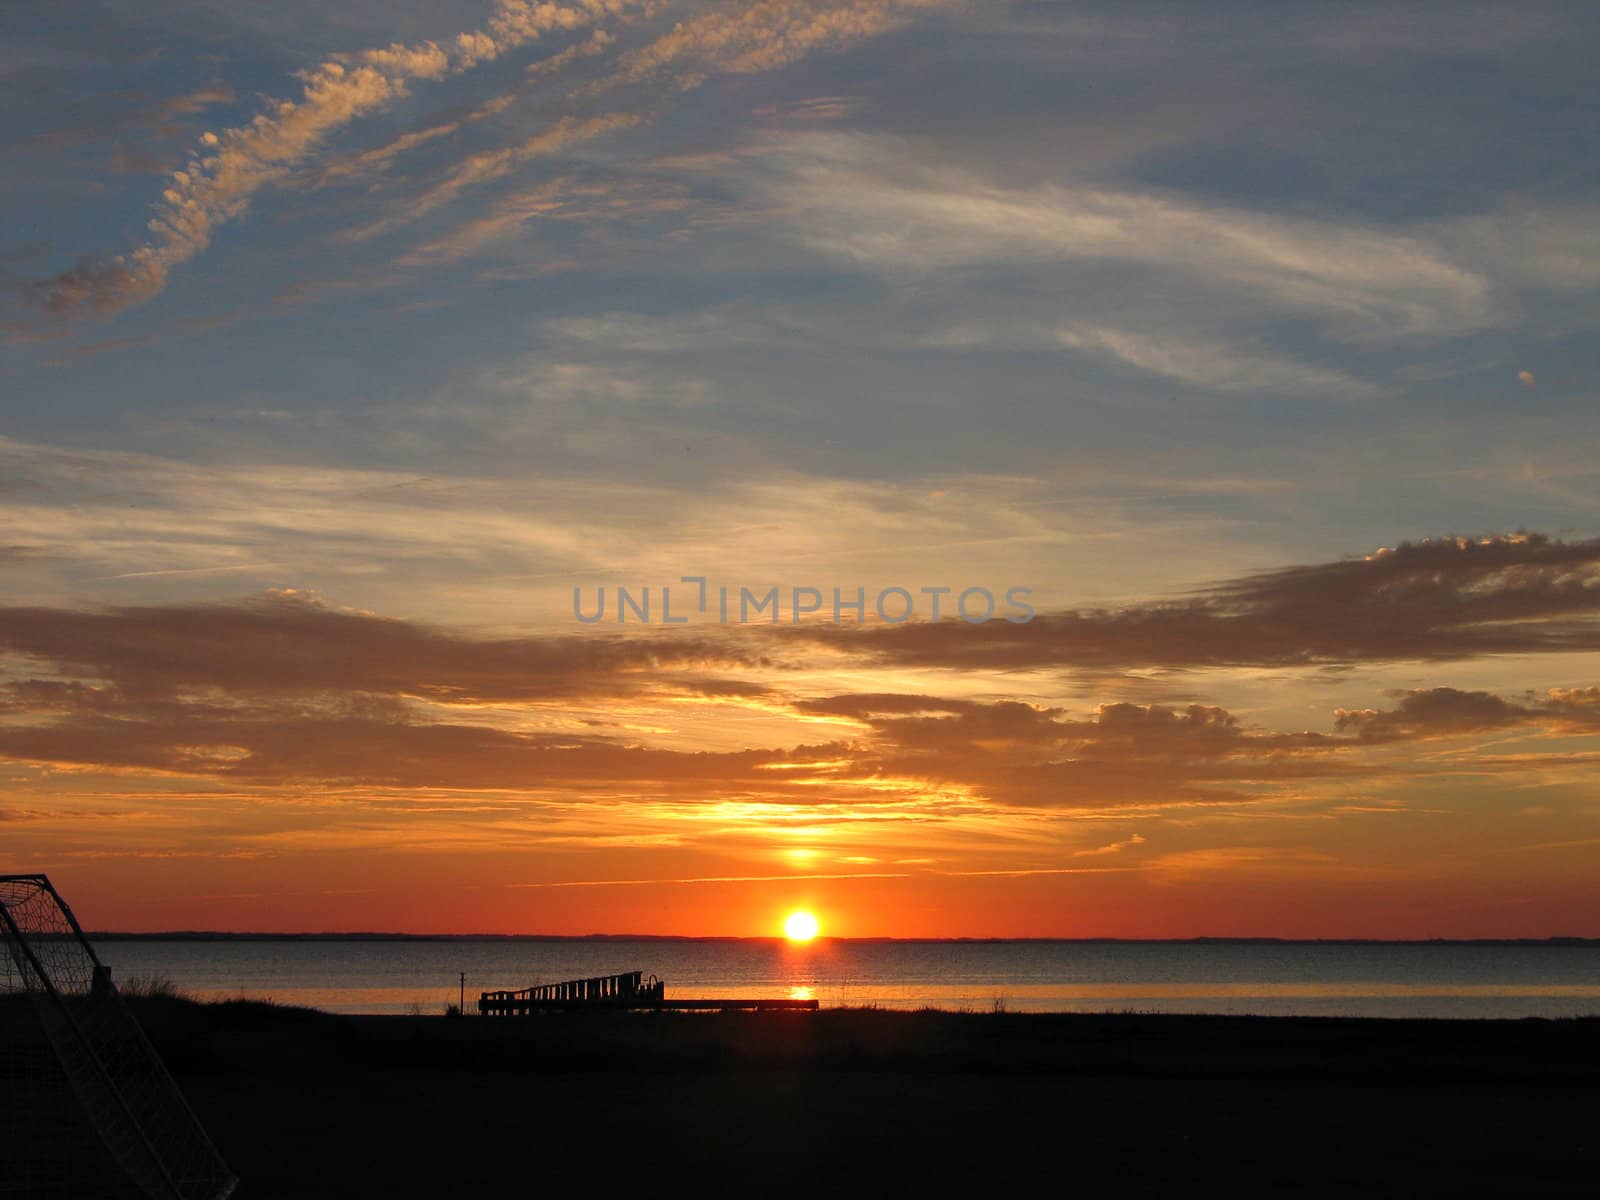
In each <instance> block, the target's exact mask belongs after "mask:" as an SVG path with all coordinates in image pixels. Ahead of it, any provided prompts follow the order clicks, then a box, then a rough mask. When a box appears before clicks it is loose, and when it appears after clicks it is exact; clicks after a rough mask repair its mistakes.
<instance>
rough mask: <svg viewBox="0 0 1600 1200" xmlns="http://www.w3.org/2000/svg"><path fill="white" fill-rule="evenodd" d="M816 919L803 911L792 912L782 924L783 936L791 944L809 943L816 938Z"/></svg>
mask: <svg viewBox="0 0 1600 1200" xmlns="http://www.w3.org/2000/svg"><path fill="white" fill-rule="evenodd" d="M817 928H818V926H817V919H816V917H814V916H812V915H811V914H810V913H808V912H805V911H803V910H802V911H800V912H792V913H790V914H789V915H788V916H787V917H786V918H784V922H783V936H784V937H786V938H788V939H789V940H790V941H791V942H809V941H810V940H811V939H812V938H814V937H816V936H817Z"/></svg>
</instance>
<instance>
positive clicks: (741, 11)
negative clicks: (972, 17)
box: [599, 0, 953, 87]
mask: <svg viewBox="0 0 1600 1200" xmlns="http://www.w3.org/2000/svg"><path fill="white" fill-rule="evenodd" d="M949 7H953V0H851V2H849V3H840V2H839V0H750V2H747V3H744V4H738V5H729V6H715V7H712V8H710V9H708V10H705V11H703V12H701V13H698V14H696V15H694V16H692V17H690V18H689V19H688V20H685V21H682V22H679V23H678V24H677V25H675V26H674V27H673V28H672V30H671V31H670V32H669V33H667V34H665V35H663V36H662V37H659V38H657V39H656V40H655V41H653V42H651V43H650V44H649V45H647V46H644V47H642V48H640V49H638V50H635V51H632V52H630V53H628V54H626V55H624V56H623V58H622V60H621V63H620V64H619V66H618V69H617V72H616V74H615V75H614V76H613V77H612V78H611V79H609V80H607V81H605V82H603V83H602V84H601V85H599V86H601V87H606V86H615V85H617V84H620V83H622V82H637V81H639V80H643V79H649V78H653V77H659V76H663V75H667V76H669V77H671V78H672V79H673V80H674V81H675V83H676V84H677V86H679V87H692V86H695V85H696V84H698V83H700V82H701V81H702V80H703V79H704V78H705V77H706V76H708V75H711V74H733V75H749V74H753V73H756V72H760V71H771V70H774V69H776V68H778V67H783V66H787V65H788V64H790V63H793V62H797V61H798V60H800V59H802V58H804V57H806V56H807V55H810V54H813V53H815V52H816V51H818V50H822V49H837V48H839V47H842V46H848V45H850V44H852V43H855V42H859V41H861V40H863V39H865V38H869V37H874V36H877V35H879V34H882V33H884V32H886V31H888V30H890V29H893V28H896V27H897V26H899V25H901V24H902V23H904V22H905V20H906V19H907V18H908V17H909V16H910V15H912V14H914V13H915V12H917V11H918V10H929V9H937V8H949Z"/></svg>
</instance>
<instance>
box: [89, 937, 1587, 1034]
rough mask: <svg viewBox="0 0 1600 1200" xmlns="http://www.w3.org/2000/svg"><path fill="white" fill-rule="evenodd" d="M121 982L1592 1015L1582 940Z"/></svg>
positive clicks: (220, 958) (442, 961)
mask: <svg viewBox="0 0 1600 1200" xmlns="http://www.w3.org/2000/svg"><path fill="white" fill-rule="evenodd" d="M97 950H98V952H99V954H100V957H101V958H102V959H103V960H104V961H105V962H106V963H108V964H109V965H110V966H111V967H112V969H113V971H114V973H115V977H116V978H117V979H118V980H119V981H120V982H122V983H124V984H125V983H127V982H128V981H129V980H130V979H133V978H136V977H140V976H144V977H158V978H162V979H166V980H169V981H170V982H172V983H173V984H175V985H177V986H178V987H179V988H181V989H182V990H184V991H185V992H188V993H190V994H192V995H194V996H196V997H199V998H203V999H227V998H232V997H239V996H247V997H253V998H269V999H272V1000H275V1001H277V1002H279V1003H283V1004H297V1005H308V1006H311V1007H315V1008H322V1009H328V1010H331V1011H335V1012H346V1013H408V1012H417V1011H421V1012H427V1013H434V1012H441V1011H443V1009H444V1006H445V1005H446V1004H448V1003H454V1002H455V1001H456V999H457V997H458V994H459V992H460V976H459V972H463V971H464V972H466V976H467V981H466V994H467V1006H468V1010H469V1011H476V1005H477V996H478V993H479V992H482V991H489V990H494V989H499V988H521V987H527V986H528V985H530V984H534V983H550V982H555V981H558V980H563V979H577V978H586V977H589V976H593V975H609V974H614V973H618V972H622V971H644V972H645V973H646V974H653V975H656V976H658V977H659V978H661V979H663V980H665V981H666V984H667V995H668V996H669V997H697V996H698V997H705V996H728V997H748V996H792V997H799V998H815V999H816V1000H818V1001H820V1002H821V1003H822V1005H823V1006H824V1007H831V1006H835V1005H868V1004H872V1005H878V1006H880V1007H886V1008H917V1007H921V1006H923V1005H933V1006H936V1007H939V1008H948V1009H972V1010H977V1011H983V1012H987V1011H991V1010H992V1009H994V1008H996V1007H1003V1008H1005V1009H1007V1010H1009V1011H1012V1012H1121V1011H1139V1012H1182V1013H1257V1014H1302V1015H1319V1016H1329V1015H1339V1016H1375V1017H1415V1016H1424V1017H1530V1016H1538V1017H1558V1016H1585V1015H1600V947H1592V946H1559V945H1557V946H1473V945H1422V946H1415V945H1413V946H1398V945H1387V946H1367V945H1363V946H1346V945H1297V944H1268V945H1261V944H1257V945H1218V944H1207V945H1174V944H1165V943H1131V944H1130V943H1115V944H1106V943H1082V942H1078V943H1072V942H1045V943H1040V942H1025V943H1024V942H1000V943H974V942H887V943H885V942H835V941H819V942H816V943H813V944H812V945H810V946H804V947H795V946H790V945H788V944H785V943H778V942H771V941H759V940H757V941H731V942H729V941H716V942H651V941H638V942H633V941H610V942H501V941H482V942H479V941H452V942H430V941H416V942H387V941H351V942H306V941H249V942H168V941H137V942H121V941H103V942H101V943H99V945H98V947H97Z"/></svg>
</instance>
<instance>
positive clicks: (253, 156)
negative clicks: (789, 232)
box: [27, 0, 951, 317]
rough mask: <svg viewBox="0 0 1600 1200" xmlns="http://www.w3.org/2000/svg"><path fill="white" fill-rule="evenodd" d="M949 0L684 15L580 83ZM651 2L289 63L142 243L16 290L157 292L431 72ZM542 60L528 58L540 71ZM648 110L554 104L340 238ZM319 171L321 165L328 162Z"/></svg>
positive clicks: (85, 306) (547, 5)
mask: <svg viewBox="0 0 1600 1200" xmlns="http://www.w3.org/2000/svg"><path fill="white" fill-rule="evenodd" d="M950 2H951V0H855V2H850V3H846V2H844V0H757V2H756V3H754V4H750V5H744V6H734V7H731V8H712V9H710V10H707V11H702V12H698V13H695V14H692V15H691V16H689V17H688V18H687V19H686V20H683V21H680V22H678V23H676V24H674V25H673V26H672V28H671V29H670V30H668V31H667V32H666V33H664V34H660V35H658V36H655V37H653V38H652V39H649V40H647V41H646V42H645V43H644V44H643V45H641V46H638V47H635V48H633V49H631V50H626V51H624V50H620V49H619V50H617V51H616V53H615V55H614V59H613V63H612V66H611V68H610V70H609V71H608V72H606V73H604V74H603V75H602V77H601V78H600V79H599V80H596V81H594V82H593V83H592V84H591V86H590V87H589V88H587V89H585V94H587V95H591V96H592V95H595V94H597V93H600V92H605V91H610V90H613V89H614V88H616V87H619V86H622V85H626V84H638V83H643V82H646V81H656V82H658V83H660V82H664V83H665V84H666V85H667V87H668V89H669V91H680V90H685V89H689V88H693V87H696V86H698V85H699V84H700V83H701V82H703V81H704V80H705V79H706V78H707V77H709V75H712V74H718V73H730V74H748V73H752V72H758V71H767V70H773V69H775V68H778V67H781V66H784V65H787V64H789V63H792V62H794V61H797V60H798V59H800V58H803V57H805V56H807V55H809V54H811V53H814V52H816V51H819V50H822V49H826V48H830V47H839V46H844V45H849V44H851V43H852V42H855V41H859V40H861V39H863V38H867V37H871V36H873V35H875V34H878V33H882V32H884V31H885V30H888V29H891V28H894V27H896V26H897V25H899V24H900V23H902V22H903V21H904V19H905V18H906V17H907V16H908V15H909V14H912V13H914V12H916V11H918V10H926V9H932V8H937V7H942V6H946V5H947V4H949V3H950ZM665 7H666V6H665V5H664V4H663V3H662V2H661V0H568V2H566V3H555V2H547V0H497V3H496V6H495V11H494V14H493V15H492V17H491V18H490V20H489V21H488V22H487V23H486V25H485V26H484V27H483V28H479V29H474V30H468V31H464V32H462V33H460V34H458V35H456V36H455V37H454V38H452V39H446V40H444V41H427V42H419V43H414V44H410V45H402V44H394V45H390V46H383V47H374V48H371V49H367V50H363V51H360V52H357V53H354V54H341V55H337V56H334V57H331V58H328V59H326V60H325V61H323V62H322V63H321V64H319V65H318V66H316V67H314V68H311V69H308V70H307V71H305V72H303V73H302V74H301V85H302V86H301V94H300V97H299V98H298V99H295V100H283V101H279V102H277V103H276V104H275V105H273V106H272V107H271V108H269V109H268V110H267V111H265V112H263V113H261V114H259V115H258V116H257V117H256V118H255V119H254V120H252V121H251V122H250V123H249V124H247V125H241V126H235V127H233V128H230V129H225V130H223V131H222V132H221V133H215V132H208V133H206V134H204V135H203V136H202V138H201V145H200V147H199V149H198V150H197V151H196V152H195V153H194V154H193V155H192V156H191V158H190V160H189V162H188V163H187V164H186V165H185V167H184V168H183V169H182V170H179V171H177V172H174V173H173V175H172V176H171V178H170V180H169V183H168V186H167V188H166V189H165V190H164V191H163V193H162V196H161V201H160V203H159V204H158V205H157V206H156V214H155V216H154V217H153V218H152V219H151V220H150V222H149V229H150V232H151V234H152V237H151V240H150V241H148V242H147V243H145V244H144V245H142V246H139V247H137V248H136V249H134V250H132V251H130V252H128V253H125V254H119V255H114V256H111V257H104V258H98V259H96V258H89V259H85V260H83V261H81V262H80V263H79V264H78V265H76V266H74V267H72V268H71V269H69V270H67V271H64V272H61V273H60V274H58V275H55V276H53V277H51V278H48V279H43V280H37V281H34V282H33V283H31V284H30V285H29V286H28V288H27V294H28V296H29V298H30V299H31V300H32V302H33V303H34V304H35V305H36V306H37V307H39V308H40V309H42V310H43V311H44V312H45V313H47V314H49V315H51V316H55V317H72V316H76V315H80V314H83V313H94V312H98V313H109V312H115V311H117V310H119V309H122V308H125V307H128V306H130V305H135V304H139V303H142V302H144V301H146V300H149V299H150V298H151V297H153V296H155V295H157V294H159V293H160V292H161V291H163V290H164V289H165V287H166V285H167V280H168V277H169V276H170V274H171V272H172V270H173V269H174V268H176V267H178V266H180V265H182V264H183V263H186V262H188V261H189V260H191V259H193V258H194V257H195V256H196V255H198V254H200V253H201V252H203V251H204V250H205V249H206V248H207V247H208V246H209V245H210V242H211V239H212V236H213V235H214V233H215V231H216V229H217V228H218V227H220V226H221V225H223V224H225V223H227V222H229V221H233V220H237V219H238V218H239V217H241V216H242V215H243V214H244V213H245V212H246V210H247V209H248V208H249V205H250V202H251V200H252V198H253V197H254V196H255V195H256V194H257V193H258V192H260V191H261V190H262V189H263V188H266V187H268V186H272V185H276V184H281V183H283V182H285V181H286V180H288V179H289V178H290V177H291V175H292V173H293V172H294V171H296V170H297V169H298V168H300V167H301V166H302V165H303V164H304V162H305V161H306V160H307V158H308V157H310V156H311V155H312V154H313V153H315V152H317V151H319V150H321V149H322V148H323V147H324V145H325V144H326V143H327V142H328V140H329V139H330V138H332V137H333V136H334V135H335V134H337V133H338V132H340V131H341V130H343V129H344V128H345V127H346V126H349V125H350V124H352V123H353V122H355V121H357V120H359V119H361V118H363V117H367V116H370V115H372V114H374V113H377V112H381V111H383V110H384V109H386V108H388V107H390V106H392V105H393V104H394V103H395V102H396V101H398V100H400V99H401V98H403V97H405V96H406V95H407V94H408V93H409V91H410V88H411V87H412V86H413V85H414V84H418V83H437V82H439V81H441V80H444V79H447V78H449V77H451V76H455V75H460V74H462V73H465V72H468V71H471V70H473V69H474V68H476V67H478V66H480V65H482V64H484V63H487V62H491V61H494V60H496V59H498V58H501V57H502V56H504V55H506V54H508V53H510V52H512V51H514V50H517V49H519V48H522V47H524V46H526V45H529V44H531V43H533V42H536V41H538V40H540V39H542V38H544V37H546V36H548V35H551V34H573V33H576V32H578V31H580V30H583V29H585V28H589V27H593V26H596V25H599V24H600V23H601V22H604V21H608V20H614V21H617V22H624V23H625V22H628V21H630V20H633V19H637V18H641V17H651V16H654V15H656V14H657V13H658V12H660V11H661V10H663V9H664V8H665ZM611 44H612V38H611V35H610V34H609V33H608V32H607V31H605V30H603V29H599V30H596V31H595V32H594V33H592V34H591V35H590V37H589V39H588V40H587V41H585V42H581V43H577V44H575V45H573V46H568V47H566V48H564V49H563V50H560V51H557V52H556V53H554V54H552V55H550V56H549V57H548V59H547V60H546V61H545V62H543V63H540V64H535V65H534V67H535V69H534V70H533V71H532V72H531V75H530V78H537V77H542V76H543V75H545V74H548V73H552V72H554V71H556V70H559V69H561V68H564V67H566V66H567V65H569V64H570V63H572V62H575V61H577V60H579V59H582V58H587V57H593V56H596V55H600V54H602V53H604V52H606V51H607V49H608V48H609V47H610V46H611ZM541 68H543V69H541ZM513 97H514V93H513V94H512V96H511V97H506V96H503V97H500V98H498V99H496V100H494V101H491V102H490V103H489V104H487V105H484V106H480V108H479V109H477V110H474V111H473V112H471V113H469V114H467V115H466V116H464V117H463V118H461V119H460V120H457V121H448V122H443V123H440V124H437V125H432V126H429V127H426V128H424V129H421V130H417V131H415V132H414V133H411V134H408V135H403V136H402V137H401V138H399V139H396V140H393V141H391V142H390V143H388V144H387V145H385V146H383V147H379V148H376V149H374V150H371V151H367V152H364V153H362V154H357V155H354V156H350V157H347V158H345V159H344V160H341V161H340V162H337V163H335V164H333V165H332V166H331V167H330V168H329V171H328V172H324V173H323V174H321V175H320V176H317V178H318V179H320V180H321V181H322V182H327V181H330V180H336V179H338V178H341V177H348V176H360V175H362V174H363V173H369V172H371V171H373V170H375V169H378V168H381V167H382V166H383V165H384V164H386V163H387V162H388V161H389V160H391V159H392V158H394V157H395V156H397V155H399V154H401V153H404V152H405V151H407V150H410V149H414V148H416V147H417V146H420V145H423V144H426V143H428V142H431V141H434V140H436V139H438V138H443V137H447V136H449V135H451V134H454V133H456V132H458V131H459V130H460V129H461V128H462V127H463V126H464V125H466V124H471V123H474V122H476V121H478V120H481V119H483V118H484V117H488V116H493V115H495V114H496V113H498V112H500V111H503V110H504V108H505V107H507V106H508V105H509V103H511V101H512V98H513ZM651 119H652V116H651V106H650V105H649V104H645V105H644V106H643V107H637V106H635V107H623V108H618V109H617V110H615V111H612V112H607V113H598V114H594V113H590V114H584V113H579V112H563V113H560V114H558V115H557V116H556V117H555V118H554V119H553V120H552V121H550V122H549V123H547V124H546V125H545V126H544V127H543V128H541V129H539V130H538V131H536V132H535V133H534V134H532V135H531V136H526V137H523V138H521V139H520V140H519V141H517V142H515V143H514V144H511V145H507V146H498V147H494V148H490V149H486V150H481V151H474V152H473V153H471V154H469V155H468V156H467V157H465V158H463V159H461V160H459V161H458V162H456V163H455V164H453V165H452V166H450V167H448V168H446V169H445V170H444V172H443V173H442V175H440V176H439V177H437V178H436V179H435V180H434V181H433V182H432V183H431V184H430V185H428V186H427V187H426V188H425V189H424V191H423V192H422V193H421V195H420V196H418V197H414V198H413V199H412V200H411V201H410V202H408V203H406V204H405V205H401V206H397V207H396V208H395V209H394V210H393V211H392V212H390V213H389V214H388V215H386V216H384V217H383V218H380V219H379V220H378V221H375V222H369V223H368V224H367V225H365V226H364V227H362V228H359V229H357V230H355V231H353V233H352V234H351V235H350V236H351V237H353V238H354V239H356V240H360V239H363V238H366V237H371V236H376V235H378V234H381V233H388V232H391V231H393V230H394V229H397V228H400V227H402V226H404V225H407V224H409V223H411V222H412V221H413V220H415V219H416V218H418V217H420V216H422V215H424V214H426V213H428V212H430V211H432V210H434V209H436V208H439V207H442V206H444V205H446V204H449V203H451V202H453V201H455V200H456V199H458V198H459V197H460V196H461V195H463V194H464V193H465V192H467V191H469V190H472V189H476V188H478V187H482V186H484V185H486V184H489V183H492V182H494V181H496V180H499V179H502V178H504V177H505V176H507V175H509V174H511V173H512V172H513V171H515V170H517V169H518V168H519V167H521V166H522V165H524V164H525V163H527V162H529V161H530V160H532V159H535V158H539V157H543V156H546V155H549V154H552V153H555V152H558V151H561V150H565V149H567V148H570V147H573V146H575V145H580V144H582V143H584V142H587V141H590V140H593V139H594V138H597V137H600V136H602V135H604V134H607V133H611V132H614V131H617V130H620V129H626V128H630V127H633V126H636V125H639V124H641V123H643V122H647V121H649V120H651ZM329 172H331V173H329Z"/></svg>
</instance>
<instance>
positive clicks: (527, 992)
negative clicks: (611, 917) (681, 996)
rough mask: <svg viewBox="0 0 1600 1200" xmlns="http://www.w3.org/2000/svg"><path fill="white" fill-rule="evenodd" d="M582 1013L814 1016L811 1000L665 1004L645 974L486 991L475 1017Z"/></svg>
mask: <svg viewBox="0 0 1600 1200" xmlns="http://www.w3.org/2000/svg"><path fill="white" fill-rule="evenodd" d="M574 1009H581V1010H584V1011H594V1010H598V1009H611V1010H615V1009H628V1010H632V1009H647V1010H651V1011H673V1012H816V1011H817V1002H816V1001H815V1000H779V999H721V998H701V999H688V1000H668V999H667V998H666V984H665V983H664V982H663V981H661V980H659V979H657V978H656V977H655V976H654V975H651V976H649V977H648V978H646V976H645V974H644V972H643V971H626V972H624V973H623V974H621V975H601V976H597V977H595V978H593V979H569V980H566V981H565V982H562V983H541V984H536V985H534V986H533V987H526V988H522V989H520V990H518V991H500V992H484V993H482V994H481V995H479V997H478V1013H479V1014H480V1015H481V1016H485V1017H525V1016H528V1015H530V1014H532V1013H537V1012H556V1011H563V1010H574Z"/></svg>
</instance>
